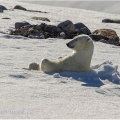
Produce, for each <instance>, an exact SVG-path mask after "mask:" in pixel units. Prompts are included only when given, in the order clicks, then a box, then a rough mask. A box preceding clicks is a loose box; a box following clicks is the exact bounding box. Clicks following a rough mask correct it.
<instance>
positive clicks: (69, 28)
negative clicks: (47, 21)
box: [57, 20, 76, 33]
mask: <svg viewBox="0 0 120 120" xmlns="http://www.w3.org/2000/svg"><path fill="white" fill-rule="evenodd" d="M57 27H59V28H60V29H61V30H63V32H65V33H66V32H68V33H75V32H76V30H75V27H74V24H73V23H72V22H71V21H70V20H66V21H64V22H61V23H60V24H58V26H57Z"/></svg>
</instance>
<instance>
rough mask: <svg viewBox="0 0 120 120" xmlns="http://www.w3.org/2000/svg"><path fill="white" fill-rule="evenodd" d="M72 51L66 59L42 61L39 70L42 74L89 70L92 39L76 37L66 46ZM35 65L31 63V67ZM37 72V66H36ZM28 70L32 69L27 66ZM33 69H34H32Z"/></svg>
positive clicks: (82, 36)
mask: <svg viewBox="0 0 120 120" xmlns="http://www.w3.org/2000/svg"><path fill="white" fill-rule="evenodd" d="M66 45H67V47H69V48H71V49H72V50H73V52H72V54H70V55H68V56H66V57H63V58H62V57H60V58H58V59H57V60H49V59H43V60H42V61H41V65H40V70H42V71H43V72H63V71H72V72H85V71H89V70H90V64H91V59H92V55H93V50H94V44H93V41H92V39H91V38H90V37H89V36H88V35H84V34H82V35H78V36H76V37H74V38H73V40H72V41H70V42H69V43H67V44H66ZM33 64H34V65H35V63H32V65H31V66H32V67H33V66H34V65H33ZM36 66H37V67H36V70H38V64H36ZM29 69H32V68H31V67H30V66H29ZM34 69H35V67H34Z"/></svg>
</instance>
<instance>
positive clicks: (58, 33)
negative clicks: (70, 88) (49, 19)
mask: <svg viewBox="0 0 120 120" xmlns="http://www.w3.org/2000/svg"><path fill="white" fill-rule="evenodd" d="M79 24H82V23H77V29H76V24H75V25H74V24H73V23H72V22H71V21H70V20H66V21H64V22H61V23H60V24H58V25H57V26H55V25H47V24H45V23H41V24H40V25H31V24H29V23H28V22H17V23H15V30H14V31H11V32H10V35H21V36H24V37H29V38H38V39H44V38H62V39H71V38H73V37H75V36H76V35H79V34H88V35H89V34H90V33H91V32H90V30H89V29H88V28H87V27H86V26H85V25H84V24H82V26H80V25H79Z"/></svg>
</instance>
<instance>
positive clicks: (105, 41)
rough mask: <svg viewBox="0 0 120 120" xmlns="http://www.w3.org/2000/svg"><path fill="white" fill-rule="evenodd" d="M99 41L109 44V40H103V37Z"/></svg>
mask: <svg viewBox="0 0 120 120" xmlns="http://www.w3.org/2000/svg"><path fill="white" fill-rule="evenodd" d="M99 42H102V43H106V44H109V42H108V41H107V40H104V39H101V40H99Z"/></svg>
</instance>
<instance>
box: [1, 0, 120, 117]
mask: <svg viewBox="0 0 120 120" xmlns="http://www.w3.org/2000/svg"><path fill="white" fill-rule="evenodd" d="M0 3H1V4H2V5H5V6H6V7H7V8H8V9H9V10H8V11H4V13H0V23H1V25H0V51H1V52H0V73H1V74H0V91H1V92H0V101H1V102H0V118H6V119H7V118H10V119H13V118H14V119H17V118H19V119H20V118H24V119H28V118H30V119H35V118H37V119H40V118H53V119H55V118H66V119H67V118H68V119H70V118H71V119H72V118H74V119H75V118H79V119H80V118H81V119H82V118H83V119H85V118H86V119H87V118H89V119H92V118H94V119H95V118H96V119H97V118H106V119H107V118H113V119H115V118H120V114H119V113H120V104H119V103H120V102H119V101H120V74H119V72H120V60H119V59H120V57H119V55H120V47H119V46H113V45H109V44H104V43H100V42H95V43H94V46H95V49H94V54H93V58H92V63H91V65H92V66H93V68H94V69H93V70H91V71H88V72H85V73H82V72H81V73H77V72H61V73H44V72H42V71H34V70H31V71H29V70H26V69H25V68H28V66H29V64H30V63H32V62H37V63H39V64H40V61H41V59H43V58H49V59H57V58H59V57H60V56H61V57H63V56H66V55H68V54H70V53H71V52H72V50H70V49H69V48H67V46H66V43H67V42H68V41H70V40H69V39H67V40H64V39H57V38H54V39H53V38H49V39H42V40H40V39H30V38H24V37H22V36H10V35H8V33H9V32H10V31H11V30H12V29H14V24H15V22H21V21H27V22H29V23H31V24H40V23H41V22H40V21H35V20H32V19H31V18H32V17H34V16H41V17H47V18H49V19H50V20H51V22H50V23H49V24H54V25H56V24H58V23H60V22H62V21H64V20H67V19H69V20H71V21H73V23H77V22H83V23H84V24H85V25H86V26H88V27H89V28H90V30H91V31H94V30H96V29H99V28H111V29H114V30H115V31H116V32H117V34H118V35H119V36H120V29H119V24H109V23H108V24H104V23H101V20H102V19H103V18H106V17H109V18H119V17H120V16H119V15H112V14H106V13H100V12H93V11H87V10H80V9H73V8H62V7H47V6H42V5H34V4H28V3H19V2H16V1H7V0H0ZM17 4H20V5H22V6H24V7H26V8H27V9H34V10H36V9H37V10H42V11H46V12H49V13H32V12H26V11H19V10H11V8H13V7H14V6H15V5H17ZM3 17H9V18H11V20H8V19H7V20H5V19H1V18H3ZM47 24H48V23H47Z"/></svg>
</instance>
